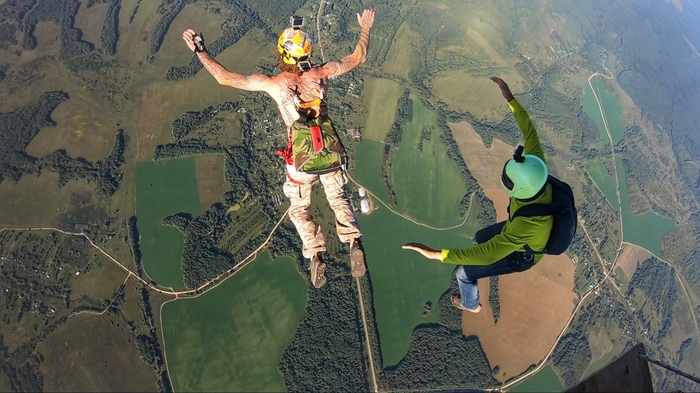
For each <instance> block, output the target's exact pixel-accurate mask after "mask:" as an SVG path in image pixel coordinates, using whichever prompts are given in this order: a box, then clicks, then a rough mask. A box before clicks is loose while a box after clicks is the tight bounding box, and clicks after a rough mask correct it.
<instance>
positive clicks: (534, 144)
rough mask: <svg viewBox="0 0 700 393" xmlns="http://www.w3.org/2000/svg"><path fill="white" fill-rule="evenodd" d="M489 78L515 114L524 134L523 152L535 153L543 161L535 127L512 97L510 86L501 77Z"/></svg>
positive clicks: (542, 152) (542, 153)
mask: <svg viewBox="0 0 700 393" xmlns="http://www.w3.org/2000/svg"><path fill="white" fill-rule="evenodd" d="M491 80H492V81H493V82H494V83H495V84H497V85H498V87H499V88H500V89H501V94H503V98H505V99H506V101H508V106H509V107H510V110H511V111H512V112H513V115H514V116H515V121H516V122H517V123H518V126H519V127H520V130H521V131H522V132H523V135H524V136H525V153H527V154H532V155H535V156H537V157H539V158H541V159H542V160H543V161H544V151H543V150H542V145H541V144H540V138H539V136H538V135H537V129H536V128H535V125H534V124H532V121H531V120H530V116H529V115H528V113H527V111H526V110H525V109H524V108H523V107H522V106H521V105H520V103H519V102H518V100H516V99H515V97H513V93H512V92H511V91H510V87H508V84H507V83H506V82H504V81H503V79H501V78H496V77H493V78H491Z"/></svg>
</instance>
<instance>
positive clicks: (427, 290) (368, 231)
mask: <svg viewBox="0 0 700 393" xmlns="http://www.w3.org/2000/svg"><path fill="white" fill-rule="evenodd" d="M360 224H361V226H362V233H363V236H364V237H365V238H366V239H368V240H367V241H366V242H365V249H366V251H367V255H368V260H367V264H368V268H369V269H370V271H371V274H372V283H373V289H374V307H375V310H376V320H377V325H378V327H379V337H380V343H381V350H382V357H383V359H384V363H383V366H384V367H388V366H393V365H395V364H397V363H398V362H399V361H400V360H401V359H402V358H403V357H404V356H405V355H406V352H407V351H408V348H409V344H410V338H411V332H412V331H413V329H414V328H415V327H416V326H417V325H419V324H421V323H431V322H435V321H437V308H436V306H437V301H438V299H439V298H440V296H441V295H442V293H443V292H445V290H447V289H448V288H449V286H450V280H451V277H452V271H453V270H454V268H455V266H454V265H447V264H445V265H443V264H440V263H439V262H437V261H432V260H427V259H425V258H423V257H422V256H421V255H419V254H417V253H415V252H412V251H408V250H403V249H402V248H401V246H402V245H403V244H405V243H408V242H423V243H425V244H427V245H429V246H432V247H436V248H438V247H443V246H444V247H465V246H468V245H471V244H472V242H471V240H469V239H467V238H466V237H462V236H458V235H456V234H455V233H454V232H453V231H435V230H431V229H428V228H425V227H423V226H419V225H415V224H413V223H411V222H410V221H407V220H406V219H404V218H402V217H399V216H398V215H396V214H394V213H391V212H390V211H388V209H386V208H385V207H380V208H379V209H378V210H376V211H374V212H373V213H372V214H370V215H368V216H364V215H363V216H361V217H360ZM376 239H381V240H380V241H376ZM428 302H429V303H430V304H431V305H432V311H430V312H428V313H427V314H424V311H426V303H428Z"/></svg>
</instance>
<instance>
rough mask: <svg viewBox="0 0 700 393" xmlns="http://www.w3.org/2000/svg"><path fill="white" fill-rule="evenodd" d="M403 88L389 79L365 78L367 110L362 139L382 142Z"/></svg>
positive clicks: (391, 121)
mask: <svg viewBox="0 0 700 393" xmlns="http://www.w3.org/2000/svg"><path fill="white" fill-rule="evenodd" d="M403 91H404V86H403V85H401V84H399V83H396V82H394V81H391V80H389V79H379V78H365V89H364V92H363V95H364V100H365V107H366V108H367V112H368V113H367V122H366V123H365V124H366V128H365V129H364V130H362V137H363V138H368V139H370V140H373V141H377V142H382V141H383V140H384V137H385V136H386V134H387V132H389V129H391V125H392V124H393V123H394V118H395V116H396V106H397V104H398V101H399V98H400V97H401V94H403Z"/></svg>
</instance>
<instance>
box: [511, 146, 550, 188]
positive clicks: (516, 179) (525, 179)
mask: <svg viewBox="0 0 700 393" xmlns="http://www.w3.org/2000/svg"><path fill="white" fill-rule="evenodd" d="M548 177H549V170H548V169H547V164H545V163H544V161H543V160H542V159H541V158H539V157H537V156H533V155H532V154H522V146H518V149H517V150H516V152H515V154H514V155H513V158H512V159H510V160H508V161H507V162H506V164H505V165H504V166H503V174H502V175H501V185H502V186H503V188H504V189H505V190H506V192H507V193H508V195H510V196H512V197H513V198H516V199H529V198H532V197H534V196H535V195H537V194H538V193H539V192H540V191H541V190H542V188H543V187H544V185H545V184H546V183H547V178H548Z"/></svg>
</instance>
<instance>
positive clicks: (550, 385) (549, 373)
mask: <svg viewBox="0 0 700 393" xmlns="http://www.w3.org/2000/svg"><path fill="white" fill-rule="evenodd" d="M565 387H566V386H564V383H563V382H562V381H561V379H559V376H558V375H557V373H556V372H555V371H554V367H552V365H551V364H548V365H546V366H545V367H544V368H543V369H542V370H540V371H539V372H538V373H537V374H535V375H533V376H531V377H529V378H527V379H526V380H525V381H523V382H521V383H519V384H517V385H515V387H514V388H513V389H509V390H508V391H509V392H561V391H563V390H564V388H565Z"/></svg>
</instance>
